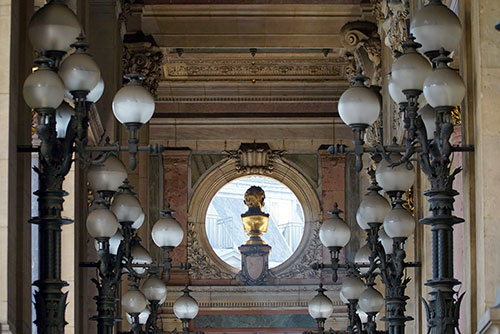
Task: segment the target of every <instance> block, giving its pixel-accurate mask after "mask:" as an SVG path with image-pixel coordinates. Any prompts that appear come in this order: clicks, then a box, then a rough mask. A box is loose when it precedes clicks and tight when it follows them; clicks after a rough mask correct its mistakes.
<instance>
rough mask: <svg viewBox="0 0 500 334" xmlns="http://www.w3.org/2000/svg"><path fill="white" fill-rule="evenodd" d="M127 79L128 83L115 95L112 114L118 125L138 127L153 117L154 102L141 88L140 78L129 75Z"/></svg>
mask: <svg viewBox="0 0 500 334" xmlns="http://www.w3.org/2000/svg"><path fill="white" fill-rule="evenodd" d="M128 78H129V79H130V81H129V82H128V83H127V84H126V85H125V86H123V87H122V88H121V89H120V90H119V91H118V92H117V93H116V94H115V97H114V99H113V105H112V107H113V114H114V115H115V117H116V119H117V120H118V121H119V122H120V123H122V124H124V125H131V126H135V127H139V126H140V125H142V124H146V123H147V122H149V120H150V119H151V117H153V113H154V111H155V101H154V98H153V96H152V95H151V93H150V92H149V91H148V90H147V89H146V88H144V87H143V86H142V80H143V79H144V78H143V77H142V76H140V75H138V74H131V75H130V76H129V77H128Z"/></svg>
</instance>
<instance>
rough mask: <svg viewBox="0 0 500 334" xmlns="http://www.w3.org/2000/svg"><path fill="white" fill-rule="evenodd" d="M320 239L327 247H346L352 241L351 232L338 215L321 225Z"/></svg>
mask: <svg viewBox="0 0 500 334" xmlns="http://www.w3.org/2000/svg"><path fill="white" fill-rule="evenodd" d="M319 239H320V240H321V243H322V244H323V246H325V247H344V246H345V245H347V243H348V242H349V240H350V239H351V230H350V229H349V226H347V224H346V223H345V222H344V221H343V220H342V219H340V217H339V216H338V215H332V216H331V217H329V218H328V219H327V220H325V221H324V222H323V223H322V224H321V227H320V229H319Z"/></svg>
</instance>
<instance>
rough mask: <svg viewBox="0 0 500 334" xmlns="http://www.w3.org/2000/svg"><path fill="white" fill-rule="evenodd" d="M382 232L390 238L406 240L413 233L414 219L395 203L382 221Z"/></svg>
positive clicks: (399, 204)
mask: <svg viewBox="0 0 500 334" xmlns="http://www.w3.org/2000/svg"><path fill="white" fill-rule="evenodd" d="M384 231H385V233H387V235H388V236H389V237H390V238H393V239H394V238H401V239H406V238H408V237H409V236H410V235H412V234H413V232H414V231H415V219H414V218H413V217H412V215H411V214H410V212H408V210H406V209H405V208H403V206H402V205H401V203H397V204H396V205H395V206H394V208H393V209H392V210H391V212H389V214H388V215H387V217H385V220H384Z"/></svg>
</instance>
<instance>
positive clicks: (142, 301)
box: [122, 286, 147, 315]
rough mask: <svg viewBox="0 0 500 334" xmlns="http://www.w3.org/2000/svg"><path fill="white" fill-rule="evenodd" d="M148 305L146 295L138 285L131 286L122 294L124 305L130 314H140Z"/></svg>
mask: <svg viewBox="0 0 500 334" xmlns="http://www.w3.org/2000/svg"><path fill="white" fill-rule="evenodd" d="M146 306H147V300H146V297H144V294H143V293H142V292H141V291H139V290H138V289H137V288H136V287H133V286H131V287H130V288H129V290H128V291H127V292H126V293H125V294H124V295H123V296H122V307H123V309H124V310H125V312H127V313H129V314H132V315H133V314H139V313H141V312H142V311H143V310H144V309H145V308H146Z"/></svg>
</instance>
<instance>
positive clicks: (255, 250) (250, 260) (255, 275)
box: [238, 245, 271, 285]
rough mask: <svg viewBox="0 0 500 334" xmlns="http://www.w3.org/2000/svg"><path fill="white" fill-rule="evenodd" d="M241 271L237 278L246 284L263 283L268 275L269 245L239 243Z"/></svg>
mask: <svg viewBox="0 0 500 334" xmlns="http://www.w3.org/2000/svg"><path fill="white" fill-rule="evenodd" d="M238 249H239V251H240V253H241V271H240V272H239V273H238V279H239V280H240V281H242V282H244V283H245V284H248V285H260V284H264V283H265V282H266V281H267V280H268V278H269V277H270V275H269V253H271V246H269V245H241V246H240V247H238Z"/></svg>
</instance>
